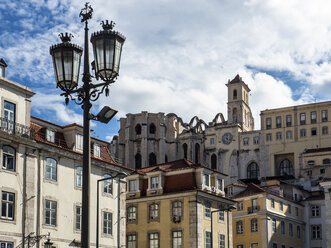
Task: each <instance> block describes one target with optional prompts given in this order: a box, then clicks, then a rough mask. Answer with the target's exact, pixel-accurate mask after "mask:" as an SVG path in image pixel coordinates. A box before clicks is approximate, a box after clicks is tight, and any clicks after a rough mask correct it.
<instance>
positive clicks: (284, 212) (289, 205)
mask: <svg viewBox="0 0 331 248" xmlns="http://www.w3.org/2000/svg"><path fill="white" fill-rule="evenodd" d="M275 186H276V187H278V186H279V185H277V181H276V180H273V181H270V182H267V185H266V186H265V187H260V186H257V185H256V184H254V183H248V184H244V185H241V186H240V187H239V185H238V186H237V187H236V186H235V185H232V186H230V187H232V190H234V189H233V188H236V190H234V191H235V192H236V193H234V194H235V195H234V196H233V199H234V200H236V201H237V202H238V203H237V209H236V210H234V211H233V214H232V218H233V223H232V228H233V247H234V248H258V247H259V248H266V247H271V248H294V247H295V248H299V247H304V243H303V242H304V237H303V234H304V222H303V209H304V207H303V205H301V204H300V203H298V202H295V201H292V200H290V199H288V198H285V197H283V196H281V194H277V190H275Z"/></svg>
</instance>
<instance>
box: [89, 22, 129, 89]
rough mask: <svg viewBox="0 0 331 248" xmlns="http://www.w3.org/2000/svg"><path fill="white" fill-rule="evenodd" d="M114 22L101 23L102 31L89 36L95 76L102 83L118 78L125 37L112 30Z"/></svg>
mask: <svg viewBox="0 0 331 248" xmlns="http://www.w3.org/2000/svg"><path fill="white" fill-rule="evenodd" d="M114 25H115V23H114V22H112V21H111V22H110V23H109V22H108V21H106V22H104V21H103V22H102V26H103V29H104V30H102V31H99V32H95V33H93V34H92V35H91V42H92V45H93V53H94V61H95V74H96V76H97V77H100V78H101V79H102V80H103V81H106V82H110V83H111V82H113V80H114V79H115V78H116V77H117V76H118V73H119V68H120V60H121V53H122V46H123V44H124V41H125V37H124V36H123V35H122V34H120V33H119V32H116V31H114V30H113V27H114Z"/></svg>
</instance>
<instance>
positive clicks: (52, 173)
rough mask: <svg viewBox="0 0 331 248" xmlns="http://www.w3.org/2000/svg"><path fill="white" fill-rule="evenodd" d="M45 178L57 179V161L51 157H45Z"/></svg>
mask: <svg viewBox="0 0 331 248" xmlns="http://www.w3.org/2000/svg"><path fill="white" fill-rule="evenodd" d="M46 179H49V180H52V181H56V180H57V162H56V160H55V159H53V158H46Z"/></svg>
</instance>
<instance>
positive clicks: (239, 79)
mask: <svg viewBox="0 0 331 248" xmlns="http://www.w3.org/2000/svg"><path fill="white" fill-rule="evenodd" d="M236 83H242V84H243V85H244V86H245V87H246V88H247V90H248V91H250V89H249V87H248V85H247V84H246V83H245V82H244V81H243V80H242V78H241V77H240V76H239V74H237V75H236V76H235V77H234V79H232V80H231V81H230V80H229V82H228V84H236Z"/></svg>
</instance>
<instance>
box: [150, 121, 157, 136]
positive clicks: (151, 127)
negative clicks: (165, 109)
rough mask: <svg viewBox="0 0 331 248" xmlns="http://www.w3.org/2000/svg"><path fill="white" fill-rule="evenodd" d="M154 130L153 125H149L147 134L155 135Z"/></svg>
mask: <svg viewBox="0 0 331 248" xmlns="http://www.w3.org/2000/svg"><path fill="white" fill-rule="evenodd" d="M155 130H156V127H155V125H154V123H152V124H151V125H149V133H150V134H155Z"/></svg>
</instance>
